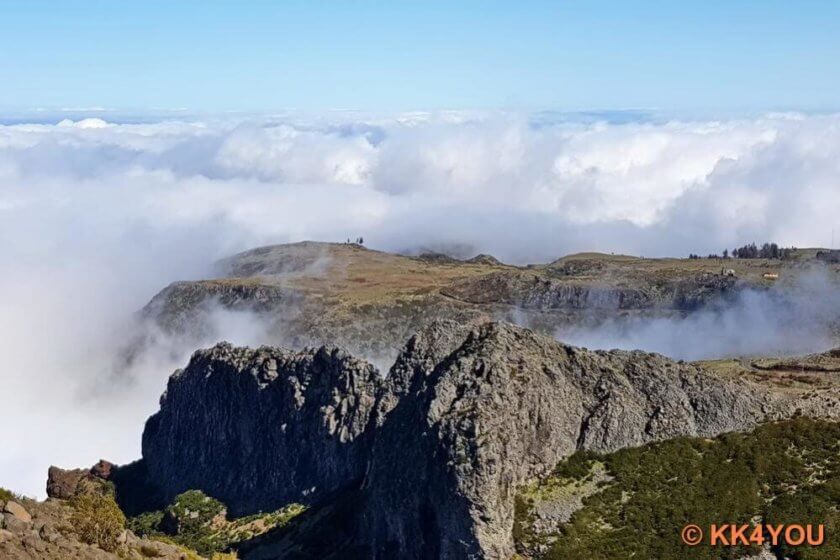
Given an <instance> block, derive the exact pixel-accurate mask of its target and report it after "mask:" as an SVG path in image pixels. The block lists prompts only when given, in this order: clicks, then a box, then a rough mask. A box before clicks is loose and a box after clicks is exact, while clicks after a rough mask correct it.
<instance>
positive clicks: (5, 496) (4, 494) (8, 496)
mask: <svg viewBox="0 0 840 560" xmlns="http://www.w3.org/2000/svg"><path fill="white" fill-rule="evenodd" d="M14 499H15V494H14V492H12V491H11V490H6V489H5V488H3V487H0V502H9V501H11V500H14Z"/></svg>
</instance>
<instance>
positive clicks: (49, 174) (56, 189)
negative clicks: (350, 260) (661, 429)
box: [0, 112, 840, 495]
mask: <svg viewBox="0 0 840 560" xmlns="http://www.w3.org/2000/svg"><path fill="white" fill-rule="evenodd" d="M36 120H40V121H41V122H35V121H36ZM127 120H128V119H120V118H117V117H115V116H111V117H109V116H108V114H107V113H103V114H100V115H99V116H95V117H90V116H88V117H86V118H80V117H75V118H67V119H61V118H56V119H54V120H52V121H47V122H45V121H44V119H34V118H33V119H25V118H15V119H7V120H6V121H5V122H7V124H5V125H0V393H2V395H3V397H4V398H3V419H4V424H5V426H4V452H3V453H2V454H0V485H4V486H11V487H13V488H14V489H15V490H18V491H22V492H26V493H28V494H37V495H42V494H43V485H44V477H45V473H46V467H47V466H48V464H49V462H55V463H58V464H60V465H63V466H79V465H85V464H91V463H93V462H94V461H95V460H97V459H99V458H100V456H101V455H104V456H106V458H109V459H111V460H114V461H118V462H125V461H129V460H132V459H134V458H136V457H137V456H138V455H139V441H140V437H139V436H140V433H141V431H142V427H143V421H144V420H145V418H146V417H147V416H148V415H149V414H150V413H151V412H153V411H154V410H155V408H156V404H157V398H158V396H159V394H160V393H161V391H162V390H163V388H164V386H165V380H166V377H167V376H168V375H169V373H171V371H172V369H173V368H174V367H177V366H179V365H183V363H184V360H185V359H186V357H187V355H188V352H189V349H183V351H182V352H181V354H178V352H175V353H174V354H175V357H174V358H173V352H167V353H161V354H160V355H154V354H150V355H148V356H146V357H145V358H144V359H143V360H138V361H137V362H136V363H135V364H133V366H132V367H133V368H135V370H136V371H134V372H133V373H134V375H132V376H130V378H131V379H133V380H134V381H133V382H131V383H124V382H122V381H119V380H117V379H116V378H115V377H114V376H113V368H114V361H115V359H117V358H116V352H117V350H119V349H120V348H122V347H124V345H125V343H126V338H127V337H128V336H129V334H128V332H129V331H128V329H129V325H130V324H131V318H132V314H133V313H134V312H135V311H136V310H137V309H139V308H140V307H142V305H143V304H144V303H146V301H148V300H149V298H151V296H153V295H154V294H155V293H156V292H157V291H158V290H160V289H161V288H162V287H164V286H165V285H166V284H168V283H169V282H171V281H174V280H182V279H190V278H198V277H202V276H203V275H206V274H208V273H209V270H210V266H211V265H212V263H213V262H214V261H215V260H216V259H218V258H221V257H224V256H226V255H229V254H231V253H233V252H236V251H238V250H243V249H247V248H249V247H253V246H256V245H260V244H268V243H280V242H287V241H297V240H302V239H316V240H323V241H342V240H344V239H346V238H348V237H352V238H355V237H357V236H364V238H365V241H366V244H367V245H368V246H371V247H374V248H377V249H384V250H397V251H412V250H417V249H419V248H425V249H445V248H448V247H458V248H459V251H461V252H464V253H473V254H475V253H479V252H484V253H491V254H494V255H496V256H497V257H499V258H501V259H502V260H505V261H507V262H512V263H525V262H537V261H546V260H550V259H553V258H556V257H558V256H561V255H563V254H567V253H570V252H575V251H582V250H586V251H605V252H621V253H629V254H636V255H644V256H660V255H681V256H684V255H687V254H688V253H689V252H692V253H706V252H712V251H715V252H717V251H720V250H722V249H724V248H732V247H734V246H736V245H741V244H744V243H746V242H751V241H757V242H762V241H765V240H768V241H769V240H772V241H776V242H778V243H780V244H782V245H785V246H787V245H795V246H799V247H805V246H826V245H828V244H829V243H830V242H831V235H832V229H833V228H837V230H838V233H840V227H837V226H840V220H838V214H840V116H838V115H801V114H779V115H766V116H760V117H752V118H743V119H726V120H720V121H712V120H702V121H687V120H682V121H674V120H668V119H663V118H639V119H630V120H629V122H627V120H626V119H622V120H620V121H616V120H614V119H609V118H605V119H598V118H586V119H581V118H557V115H545V114H542V115H527V114H520V113H504V112H493V113H486V112H485V113H482V112H436V113H406V114H400V115H392V116H365V115H360V114H355V113H348V112H333V113H329V114H325V115H319V116H314V117H306V116H299V115H281V116H265V115H263V116H253V117H245V116H233V115H222V116H213V117H201V118H198V117H190V118H188V117H186V116H182V117H180V118H179V119H178V120H173V119H172V118H166V119H159V120H155V119H148V118H146V119H134V120H133V121H132V122H126V121H127ZM701 319H702V318H701ZM646 328H648V329H654V330H655V329H657V328H662V327H661V326H657V325H652V326H646ZM633 330H634V332H635V333H636V336H637V340H638V342H637V343H638V345H641V346H644V345H646V344H648V343H646V342H645V340H646V339H645V335H644V333H645V332H649V333H650V336H651V337H653V336H654V334H655V333H654V332H653V331H645V330H642V329H633ZM666 330H670V328H667V329H666ZM219 335H220V336H222V337H224V338H227V339H231V340H233V341H234V342H240V343H255V342H262V340H260V336H261V333H260V332H259V329H256V330H255V329H253V328H251V327H249V325H248V321H247V320H241V318H240V320H234V319H232V318H230V317H228V318H226V320H225V321H222V322H221V323H220V326H219ZM576 335H580V333H576ZM588 336H589V338H586V339H585V340H590V341H591V340H594V339H593V337H594V336H595V335H594V334H591V333H590V334H589V335H588ZM597 336H601V337H602V338H603V340H604V341H605V342H604V343H605V344H606V343H608V342H609V343H611V342H613V341H614V340H615V338H616V336H617V335H615V336H614V335H613V334H612V333H610V331H603V332H600V333H598V334H597ZM623 340H626V338H625V339H623ZM657 340H658V339H657ZM208 342H210V341H208ZM648 345H650V344H648ZM653 349H659V348H653ZM736 350H737V349H736ZM733 351H735V350H733Z"/></svg>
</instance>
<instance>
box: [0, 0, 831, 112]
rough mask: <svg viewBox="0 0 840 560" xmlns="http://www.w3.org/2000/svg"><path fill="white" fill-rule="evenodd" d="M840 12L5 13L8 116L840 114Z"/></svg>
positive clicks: (621, 8)
mask: <svg viewBox="0 0 840 560" xmlns="http://www.w3.org/2000/svg"><path fill="white" fill-rule="evenodd" d="M838 21H840V2H829V1H824V2H819V1H797V2H781V1H767V0H765V1H761V2H747V1H744V2H731V1H730V2H723V1H714V0H705V1H702V2H651V1H647V2H642V1H621V2H618V1H616V2H606V1H589V2H583V1H579V2H536V1H532V2H527V1H519V2H492V1H483V2H478V1H476V2H453V1H449V2H437V1H424V2H397V1H391V2H367V1H343V2H339V1H333V2H316V1H311V2H279V1H277V2H267V1H250V2H233V1H230V2H222V1H212V0H211V1H208V0H204V1H179V2H172V1H170V2H164V1H151V0H144V1H133V2H128V1H125V2H123V1H119V2H118V1H93V0H90V1H84V2H83V1H77V0H76V1H74V0H62V1H52V2H51V1H43V0H12V1H9V0H6V1H4V2H2V4H0V75H2V79H0V81H1V82H2V86H0V108H3V109H5V110H7V111H8V110H10V109H28V108H33V107H51V108H60V107H92V106H102V107H108V108H132V109H161V108H164V109H168V108H186V109H190V110H196V111H223V110H245V111H271V110H280V109H289V108H291V109H299V110H326V109H336V108H340V109H346V108H351V109H361V110H371V111H379V110H382V111H393V110H408V109H437V108H514V109H529V110H534V109H558V110H581V109H624V108H633V109H639V108H642V109H655V110H662V111H722V112H724V111H725V112H739V111H766V110H788V109H798V110H810V111H831V110H837V109H838V101H837V92H838V91H840V72H838V71H837V69H838V60H840V38H838V36H837V22H838Z"/></svg>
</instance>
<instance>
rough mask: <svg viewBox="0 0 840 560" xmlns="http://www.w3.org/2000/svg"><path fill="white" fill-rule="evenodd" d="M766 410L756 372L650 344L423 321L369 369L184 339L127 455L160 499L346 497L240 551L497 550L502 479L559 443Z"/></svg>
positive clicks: (535, 469)
mask: <svg viewBox="0 0 840 560" xmlns="http://www.w3.org/2000/svg"><path fill="white" fill-rule="evenodd" d="M775 410H777V406H776V402H775V401H774V400H773V398H771V397H770V396H769V395H768V394H767V393H766V392H765V391H764V390H762V389H759V388H758V387H757V386H754V385H748V384H746V383H743V384H742V383H736V382H732V381H725V380H722V379H720V378H718V377H715V376H713V375H711V374H709V373H707V372H705V371H704V370H701V369H698V368H697V367H695V366H692V365H687V364H681V363H677V362H674V361H672V360H669V359H667V358H665V357H663V356H660V355H656V354H648V353H643V352H621V351H611V352H600V351H599V352H591V351H587V350H583V349H579V348H574V347H571V346H567V345H564V344H561V343H559V342H557V341H555V340H553V339H550V338H547V337H543V336H540V335H537V334H535V333H533V332H531V331H528V330H526V329H520V328H517V327H513V326H509V325H504V324H487V325H484V326H482V327H481V328H478V329H474V330H470V329H468V328H466V327H463V326H459V325H458V324H455V323H436V324H434V325H432V326H431V327H430V328H428V329H426V330H425V331H423V332H421V333H419V334H418V335H416V336H414V337H413V338H412V339H411V340H410V341H409V342H408V343H407V345H406V346H405V348H404V350H403V352H402V354H401V355H400V356H399V357H398V359H397V361H396V363H395V365H394V366H393V368H392V370H391V372H390V375H389V377H388V379H387V380H383V379H381V378H380V377H379V376H378V374H377V372H376V371H375V370H374V369H373V368H372V367H371V366H369V365H368V364H367V363H365V362H362V361H359V360H356V359H354V358H352V357H350V356H348V355H346V354H345V353H343V352H342V351H340V350H336V349H329V348H322V349H320V350H307V351H304V352H300V353H292V352H287V351H284V350H279V349H272V348H260V349H258V350H249V349H242V348H233V347H231V346H230V345H227V344H222V345H219V346H216V347H214V348H212V349H210V350H206V351H201V352H197V353H196V354H195V355H194V356H193V358H192V360H191V361H190V364H189V366H188V367H187V368H186V369H185V370H183V371H178V372H176V373H175V374H174V375H173V377H172V379H171V381H170V383H169V387H168V389H167V392H166V394H165V395H164V397H163V399H162V401H161V411H160V412H159V413H158V414H156V415H155V416H154V417H152V418H151V419H150V420H149V422H148V424H147V427H146V431H145V433H144V437H143V456H144V461H145V464H146V465H147V467H148V472H149V475H150V478H151V479H152V480H153V481H154V482H155V483H157V484H159V485H160V486H162V487H163V489H164V492H165V493H166V494H167V496H168V497H170V498H171V497H172V496H174V495H175V494H177V493H178V492H181V491H183V490H186V489H190V488H195V489H201V490H203V491H204V492H206V493H207V494H209V495H212V496H214V497H216V498H218V499H220V500H222V501H223V502H225V503H227V504H228V505H229V506H231V508H232V510H233V511H234V512H235V513H245V512H252V511H257V510H260V509H262V510H268V509H271V508H275V507H278V506H280V505H283V504H285V503H288V502H292V501H298V502H305V503H309V504H312V505H313V506H314V509H313V511H318V508H324V507H328V508H329V507H332V506H330V505H329V504H330V500H333V499H334V498H335V496H345V498H344V502H347V498H346V497H347V496H352V499H351V501H350V503H351V504H352V505H353V507H352V508H348V507H347V504H346V503H345V505H344V506H342V507H341V508H339V509H341V510H342V511H344V512H345V513H344V514H342V515H343V517H342V518H341V519H340V527H341V529H340V530H339V528H338V527H339V524H338V523H339V520H338V519H337V518H336V517H335V514H333V517H329V516H325V517H324V519H327V520H328V521H324V523H326V525H328V526H326V525H325V526H319V525H318V523H317V519H318V515H317V514H313V515H312V516H309V517H308V519H310V521H307V523H310V524H312V526H313V527H314V528H310V531H309V533H310V535H309V536H308V537H307V538H305V539H304V538H303V537H302V536H301V535H302V534H303V533H304V532H305V531H303V530H302V529H301V530H299V531H297V532H295V531H292V532H291V533H290V534H289V535H290V536H289V535H287V536H286V537H283V538H286V539H287V540H288V539H291V540H292V541H294V542H292V543H288V542H287V543H285V544H284V543H280V544H277V543H273V544H272V545H271V546H270V547H267V548H266V547H264V548H262V549H261V550H260V549H259V547H258V548H257V549H253V550H251V551H249V553H248V555H246V556H245V557H246V558H282V557H286V556H285V553H283V552H279V551H283V550H285V551H288V550H292V549H294V550H297V551H298V552H297V554H298V556H295V557H318V558H327V557H331V558H351V557H360V558H381V559H386V558H387V559H390V558H409V559H412V558H416V559H421V558H504V559H507V558H510V557H511V555H512V554H513V539H512V528H513V498H514V493H515V490H516V488H517V487H518V486H519V485H521V484H523V483H525V482H527V481H529V480H531V479H533V478H534V477H539V476H542V475H545V474H546V473H548V472H549V471H550V470H551V469H552V468H554V466H555V465H556V464H557V463H558V461H560V460H561V459H562V458H564V457H566V456H568V455H569V454H571V453H573V452H574V451H575V450H577V449H581V448H584V449H592V450H597V451H613V450H616V449H619V448H622V447H627V446H635V445H641V444H643V443H646V442H649V441H653V440H660V439H666V438H672V437H675V436H680V435H700V436H712V435H715V434H718V433H721V432H725V431H731V430H741V429H747V428H750V427H752V426H754V425H755V424H756V423H757V422H759V421H761V420H762V419H764V418H766V417H767V416H768V415H769V414H771V413H773V411H775ZM333 509H334V510H335V509H336V508H335V507H333ZM348 511H349V512H350V513H347V512H348ZM312 519H314V520H315V521H311V520H312ZM312 531H316V532H317V531H322V532H324V533H329V534H330V536H331V538H332V540H331V541H330V542H331V543H333V544H332V545H331V547H330V548H329V549H327V550H324V549H323V548H322V549H318V550H315V549H312V550H310V551H309V555H308V556H307V554H306V553H304V552H301V551H302V550H303V549H306V547H303V548H301V547H302V546H303V545H302V544H301V542H304V541H305V542H308V543H313V542H314V543H316V544H317V543H318V542H321V543H322V544H323V542H325V541H324V539H319V538H317V537H314V538H313V537H312V536H311V534H312ZM339 532H341V537H340V538H338V537H336V534H337V533H339ZM296 539H298V540H296ZM300 539H303V540H300ZM338 542H340V543H341V544H340V546H339V545H335V544H334V543H338ZM272 551H273V552H272ZM301 555H302V556H301Z"/></svg>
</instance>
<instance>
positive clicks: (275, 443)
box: [143, 343, 383, 514]
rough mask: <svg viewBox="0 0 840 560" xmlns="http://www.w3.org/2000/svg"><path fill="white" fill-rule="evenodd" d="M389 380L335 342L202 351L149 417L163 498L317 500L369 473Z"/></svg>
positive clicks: (266, 503) (270, 504) (152, 468)
mask: <svg viewBox="0 0 840 560" xmlns="http://www.w3.org/2000/svg"><path fill="white" fill-rule="evenodd" d="M382 385H383V382H382V379H381V378H380V376H379V374H378V373H377V371H376V370H375V369H374V368H373V366H371V365H369V364H367V363H366V362H362V361H360V360H356V359H355V358H353V357H351V356H349V355H347V354H346V353H344V352H343V351H341V350H338V349H335V348H321V349H318V350H308V351H304V352H297V353H294V352H288V351H284V350H279V349H275V348H259V349H256V350H251V349H248V348H234V347H232V346H231V345H229V344H224V343H223V344H219V345H217V346H215V347H213V348H211V349H209V350H204V351H199V352H196V353H195V354H194V355H193V357H192V359H191V360H190V363H189V365H188V366H187V368H186V369H184V370H179V371H177V372H176V373H175V374H174V375H173V376H172V377H171V378H170V380H169V384H168V387H167V390H166V393H165V394H164V396H163V397H162V399H161V408H160V411H159V412H158V413H157V414H155V415H154V416H152V417H151V418H150V419H149V420H148V422H147V424H146V429H145V431H144V433H143V458H144V463H145V467H146V469H147V472H148V477H149V479H150V480H152V481H154V483H155V485H156V486H158V487H159V488H160V489H161V490H162V492H163V498H164V501H167V502H168V501H169V500H171V499H172V498H173V497H174V496H175V495H177V494H179V493H181V492H183V491H185V490H189V489H201V490H204V491H205V492H206V493H207V494H209V495H212V496H214V497H216V498H218V499H220V500H222V501H223V502H224V503H225V504H227V505H228V507H229V508H230V509H231V512H232V513H235V514H244V513H253V512H256V511H271V510H273V509H276V508H277V507H279V506H282V505H285V504H287V503H290V502H301V503H312V502H313V501H317V500H318V499H320V498H321V497H322V496H324V495H326V494H328V493H330V492H333V491H335V490H337V489H339V488H341V487H343V486H345V485H347V484H348V483H350V482H351V481H353V480H356V479H359V478H361V477H362V475H363V474H364V472H365V467H366V464H367V459H368V456H369V450H370V446H371V443H372V435H373V431H372V430H371V420H372V419H373V413H374V410H375V403H376V395H377V393H378V392H379V390H380V388H381V387H382Z"/></svg>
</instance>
